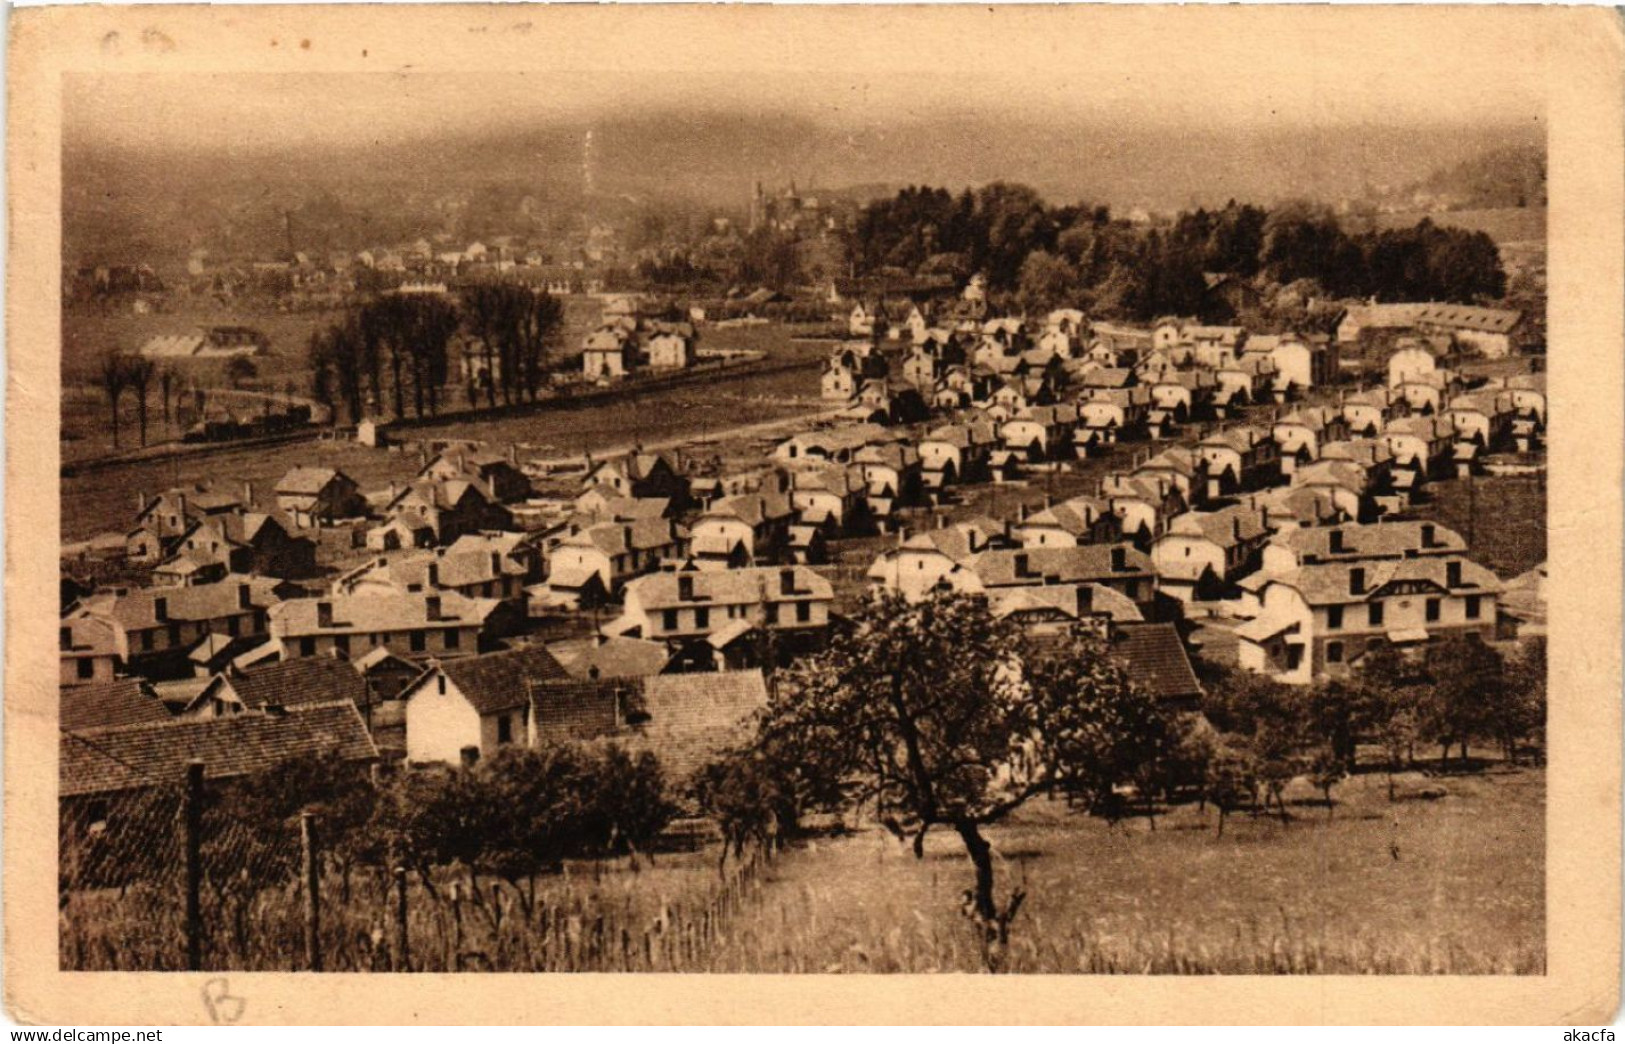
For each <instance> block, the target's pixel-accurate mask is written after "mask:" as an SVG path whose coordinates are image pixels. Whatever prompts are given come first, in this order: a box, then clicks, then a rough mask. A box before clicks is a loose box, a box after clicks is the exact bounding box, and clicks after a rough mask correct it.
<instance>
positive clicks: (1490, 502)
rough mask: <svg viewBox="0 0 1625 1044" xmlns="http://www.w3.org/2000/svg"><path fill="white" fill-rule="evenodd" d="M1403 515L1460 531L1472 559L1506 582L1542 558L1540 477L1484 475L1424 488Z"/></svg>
mask: <svg viewBox="0 0 1625 1044" xmlns="http://www.w3.org/2000/svg"><path fill="white" fill-rule="evenodd" d="M1427 494H1428V500H1427V501H1426V502H1425V503H1422V504H1418V505H1416V506H1414V507H1412V508H1411V510H1410V511H1409V512H1407V514H1409V515H1414V516H1415V517H1418V518H1429V519H1433V520H1435V521H1437V522H1440V523H1442V524H1444V525H1447V526H1449V527H1450V528H1451V529H1454V530H1455V531H1456V532H1458V533H1460V534H1461V535H1462V537H1463V539H1466V540H1467V541H1468V544H1469V548H1470V552H1471V555H1472V558H1473V560H1474V561H1476V562H1478V563H1479V564H1481V565H1484V566H1488V567H1489V568H1490V569H1493V570H1495V572H1496V573H1497V574H1499V575H1500V576H1501V577H1502V578H1505V579H1510V578H1512V577H1514V576H1517V575H1518V574H1519V573H1523V572H1527V571H1528V570H1530V569H1533V568H1534V567H1535V566H1537V565H1539V564H1540V563H1541V562H1544V561H1545V560H1546V483H1545V479H1544V477H1543V476H1540V475H1486V476H1480V477H1478V478H1475V479H1473V480H1472V486H1471V489H1469V487H1468V483H1467V482H1466V481H1463V480H1460V479H1451V480H1449V481H1445V482H1433V483H1430V484H1429V485H1428V487H1427Z"/></svg>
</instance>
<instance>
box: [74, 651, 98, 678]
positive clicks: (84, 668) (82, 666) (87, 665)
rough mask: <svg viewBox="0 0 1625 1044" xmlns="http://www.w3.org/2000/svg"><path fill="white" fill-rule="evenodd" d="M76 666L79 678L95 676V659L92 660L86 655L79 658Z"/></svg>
mask: <svg viewBox="0 0 1625 1044" xmlns="http://www.w3.org/2000/svg"><path fill="white" fill-rule="evenodd" d="M78 667H79V677H80V678H81V679H84V678H94V677H95V676H96V661H95V660H92V659H91V658H89V657H88V656H86V657H81V658H80V660H79V663H78Z"/></svg>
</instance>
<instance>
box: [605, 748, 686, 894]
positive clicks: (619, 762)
mask: <svg viewBox="0 0 1625 1044" xmlns="http://www.w3.org/2000/svg"><path fill="white" fill-rule="evenodd" d="M591 773H592V777H593V784H592V791H591V805H592V808H591V813H590V815H589V819H590V821H591V824H592V826H593V828H594V830H595V832H596V834H597V838H596V847H598V848H599V849H601V850H602V851H604V852H606V853H608V854H611V855H618V854H621V853H625V854H627V855H628V856H630V857H631V860H632V865H633V867H636V866H637V861H638V854H639V853H640V852H641V853H649V852H651V851H652V850H653V848H654V842H655V839H656V838H658V837H659V836H660V832H661V831H663V830H665V829H666V827H667V825H668V824H670V823H671V821H672V819H673V818H674V817H675V816H676V815H677V806H676V805H674V804H672V802H671V799H670V797H669V795H668V793H667V789H666V778H665V774H664V773H663V772H662V771H661V768H660V760H659V759H658V758H656V757H655V756H654V754H652V753H650V752H649V751H643V752H642V753H641V754H639V755H638V756H637V757H633V756H632V755H630V754H628V753H627V752H626V751H625V750H624V749H622V748H621V747H619V746H615V745H613V744H611V745H609V746H608V747H606V748H604V750H602V751H601V752H600V753H599V755H598V757H597V759H596V764H594V765H593V766H591Z"/></svg>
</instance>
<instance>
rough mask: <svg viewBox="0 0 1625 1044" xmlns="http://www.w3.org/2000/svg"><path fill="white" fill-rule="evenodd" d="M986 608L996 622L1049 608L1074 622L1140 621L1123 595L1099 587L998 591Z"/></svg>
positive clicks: (1055, 586) (1058, 586)
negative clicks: (1098, 617) (1099, 617)
mask: <svg viewBox="0 0 1625 1044" xmlns="http://www.w3.org/2000/svg"><path fill="white" fill-rule="evenodd" d="M991 601H992V605H991V606H990V608H991V610H992V612H993V615H994V617H995V618H997V619H1001V620H1002V619H1004V618H1005V617H1007V616H1010V615H1011V614H1013V613H1020V612H1031V611H1034V610H1039V609H1050V610H1055V611H1057V612H1060V613H1064V614H1065V615H1067V616H1069V617H1072V618H1073V619H1077V618H1078V617H1081V616H1087V615H1089V614H1091V613H1105V614H1106V615H1108V616H1110V617H1111V618H1112V620H1113V621H1114V622H1116V623H1133V622H1137V621H1139V620H1143V619H1144V617H1143V616H1142V615H1141V613H1140V607H1139V606H1137V605H1135V604H1134V602H1133V601H1132V600H1131V599H1129V597H1128V596H1127V595H1124V594H1122V593H1120V592H1118V591H1114V590H1112V589H1111V588H1109V587H1104V586H1102V585H1100V584H1045V585H1029V586H1026V587H1007V588H1002V589H1000V590H999V591H998V592H997V593H996V594H995V595H994V597H993V598H992V600H991Z"/></svg>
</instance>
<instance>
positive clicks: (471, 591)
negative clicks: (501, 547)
mask: <svg viewBox="0 0 1625 1044" xmlns="http://www.w3.org/2000/svg"><path fill="white" fill-rule="evenodd" d="M526 573H527V569H526V567H525V565H523V564H522V563H520V562H518V561H516V560H514V559H513V558H512V557H510V556H509V555H506V554H503V553H502V552H501V551H498V550H491V551H455V550H450V549H446V548H437V549H434V550H423V551H408V552H404V553H401V554H396V555H393V556H380V557H378V558H375V559H373V560H371V561H369V562H367V563H365V564H363V565H359V566H357V567H355V568H354V569H351V570H349V571H348V572H346V573H343V574H341V575H340V576H339V577H338V578H337V579H335V580H334V581H333V584H332V588H331V590H332V592H333V593H334V594H337V595H362V594H370V593H373V592H378V591H384V592H397V593H417V592H425V591H427V592H433V591H451V592H454V593H456V594H460V595H462V596H463V597H465V598H493V599H496V600H498V601H503V602H510V603H514V604H516V605H517V604H519V603H521V602H522V601H523V600H524V592H525V581H526V578H527V577H526Z"/></svg>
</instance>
